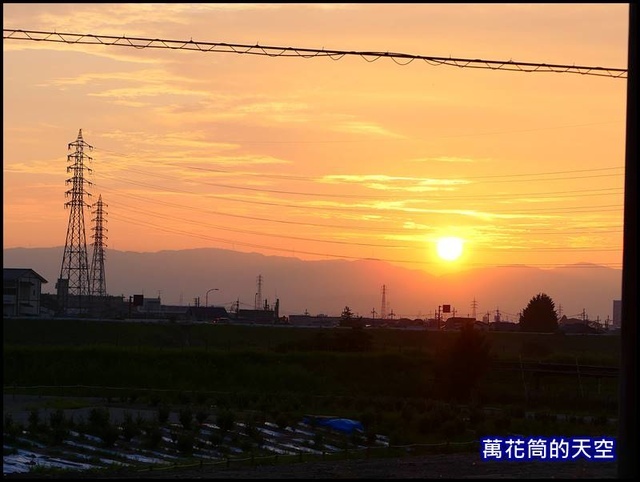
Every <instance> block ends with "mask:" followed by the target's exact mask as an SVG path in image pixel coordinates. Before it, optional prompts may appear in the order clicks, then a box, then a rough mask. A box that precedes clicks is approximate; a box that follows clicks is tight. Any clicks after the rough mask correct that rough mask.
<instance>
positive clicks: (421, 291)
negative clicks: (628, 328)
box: [3, 247, 622, 321]
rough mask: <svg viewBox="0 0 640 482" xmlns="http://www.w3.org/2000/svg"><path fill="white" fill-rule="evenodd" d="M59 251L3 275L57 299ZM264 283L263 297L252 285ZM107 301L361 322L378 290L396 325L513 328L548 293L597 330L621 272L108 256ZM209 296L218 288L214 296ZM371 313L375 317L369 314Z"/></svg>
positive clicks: (33, 251)
mask: <svg viewBox="0 0 640 482" xmlns="http://www.w3.org/2000/svg"><path fill="white" fill-rule="evenodd" d="M63 251H64V248H63V247H55V248H9V249H4V250H3V267H4V268H31V269H33V270H34V271H36V272H37V273H38V274H40V275H41V276H43V277H44V278H45V279H46V280H47V281H48V283H47V284H45V285H43V292H45V293H55V284H56V279H57V278H58V276H59V275H60V267H61V264H62V253H63ZM259 276H260V277H261V283H260V295H261V296H260V297H258V296H257V293H258V277H259ZM105 278H106V285H107V292H108V293H109V294H111V295H124V296H125V297H127V298H128V297H129V296H131V295H134V294H144V296H145V297H148V298H157V297H158V296H160V298H161V300H162V303H163V304H166V305H178V304H182V305H194V304H195V302H194V298H196V297H199V298H200V304H201V305H204V304H205V298H207V296H206V293H207V291H209V295H208V303H209V305H216V306H221V305H222V306H225V307H226V308H227V309H230V307H231V305H232V304H233V303H234V302H236V301H239V302H240V308H253V307H254V304H255V302H256V299H257V298H261V299H262V301H263V304H264V301H267V302H268V303H269V305H270V306H273V305H274V304H275V301H276V299H279V300H280V313H281V315H290V314H302V313H304V312H305V311H306V312H308V313H309V314H312V315H317V314H321V313H322V314H326V315H330V316H339V315H340V313H341V312H342V310H343V309H344V307H345V306H349V308H350V309H351V311H352V312H354V313H356V314H358V315H360V316H365V317H371V316H375V317H376V318H379V317H380V314H381V311H382V308H383V307H382V297H383V285H384V286H385V289H384V293H385V296H384V297H385V300H386V312H387V314H388V313H390V312H393V313H394V316H395V318H399V317H407V318H426V317H431V316H433V315H434V313H435V312H437V311H438V306H442V305H445V304H448V305H451V307H452V309H454V310H455V312H456V314H457V315H459V316H471V315H472V314H473V305H474V300H475V306H476V316H477V318H478V319H481V318H482V316H483V315H484V314H485V313H487V312H489V313H490V314H491V317H492V318H493V316H494V315H495V314H496V311H497V310H499V312H500V313H501V316H502V319H503V320H505V319H506V320H510V321H517V316H518V312H520V311H521V310H523V309H524V308H525V307H526V306H527V304H528V302H529V300H531V298H532V297H534V296H535V295H536V294H538V293H546V294H547V295H549V296H550V297H551V298H552V299H553V301H554V302H555V305H556V309H557V310H561V311H562V314H565V315H567V316H568V317H572V316H573V317H579V316H581V313H582V312H583V310H584V312H585V313H586V315H587V316H588V317H589V318H590V319H592V320H595V319H597V318H600V320H601V321H604V320H605V319H606V318H607V317H608V318H610V319H611V318H612V317H613V312H612V311H613V300H619V299H620V297H621V286H622V270H619V269H612V268H607V267H602V266H597V265H589V264H577V265H570V266H566V267H562V268H555V269H551V270H542V269H539V268H534V267H527V266H513V267H493V268H478V269H472V270H468V271H461V272H457V273H455V274H448V275H443V276H433V275H431V274H428V273H425V272H423V271H421V270H417V269H407V268H402V267H398V266H394V265H391V264H388V263H386V262H383V261H375V260H358V261H346V260H327V261H303V260H300V259H297V258H293V257H281V256H265V255H261V254H257V253H243V252H238V251H231V250H224V249H215V248H203V249H189V250H178V251H159V252H152V253H142V252H130V251H115V250H108V251H107V253H106V260H105ZM214 288H217V290H215V289H214ZM373 310H375V314H373V313H372V311H373Z"/></svg>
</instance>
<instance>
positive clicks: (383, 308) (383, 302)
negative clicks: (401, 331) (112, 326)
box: [380, 285, 387, 320]
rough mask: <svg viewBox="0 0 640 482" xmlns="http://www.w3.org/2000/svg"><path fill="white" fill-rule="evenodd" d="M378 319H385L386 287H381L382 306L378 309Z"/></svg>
mask: <svg viewBox="0 0 640 482" xmlns="http://www.w3.org/2000/svg"><path fill="white" fill-rule="evenodd" d="M380 319H382V320H386V319H387V285H382V306H381V307H380Z"/></svg>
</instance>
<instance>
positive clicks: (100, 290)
mask: <svg viewBox="0 0 640 482" xmlns="http://www.w3.org/2000/svg"><path fill="white" fill-rule="evenodd" d="M104 206H106V205H105V204H104V203H103V202H102V194H101V195H100V196H98V202H96V203H94V204H93V206H92V207H95V211H93V214H94V215H95V218H93V219H92V221H93V222H94V223H95V224H94V226H93V228H91V229H93V258H92V260H91V273H90V280H91V294H92V295H93V296H107V281H106V279H105V276H104V248H106V247H107V245H106V244H105V242H104V239H105V238H106V237H107V236H106V235H105V234H104V232H105V231H107V228H105V227H104V225H103V224H104V222H105V221H106V219H105V218H104V215H105V214H106V213H105V211H104V209H103V208H104Z"/></svg>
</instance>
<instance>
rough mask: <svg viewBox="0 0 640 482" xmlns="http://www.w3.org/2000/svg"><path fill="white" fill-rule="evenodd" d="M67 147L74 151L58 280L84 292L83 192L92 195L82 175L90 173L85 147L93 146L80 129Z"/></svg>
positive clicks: (70, 159)
mask: <svg viewBox="0 0 640 482" xmlns="http://www.w3.org/2000/svg"><path fill="white" fill-rule="evenodd" d="M67 148H68V150H71V149H72V148H73V149H74V152H72V153H71V154H69V155H67V162H68V163H69V164H68V165H67V172H71V173H73V177H71V178H70V179H67V180H66V181H65V183H66V184H67V185H69V184H70V185H71V189H69V190H68V191H66V192H65V197H67V198H68V197H70V198H71V200H70V201H67V202H66V203H65V204H64V206H65V207H68V208H70V209H71V210H70V211H69V224H68V226H67V239H66V242H65V245H64V254H63V256H62V268H61V269H60V280H66V283H67V289H66V293H65V295H66V294H68V295H76V296H86V295H90V294H91V285H90V283H89V264H88V261H87V238H86V235H85V231H84V207H85V206H87V207H89V205H88V204H87V203H85V201H84V199H85V196H91V194H90V193H88V192H87V191H86V190H85V184H88V185H91V182H90V181H88V180H86V179H85V178H84V172H85V170H86V171H87V172H88V173H91V169H89V167H87V166H86V165H85V159H87V160H89V161H91V160H92V158H91V157H89V156H87V155H86V154H85V152H84V151H85V149H88V150H91V149H93V146H90V145H89V144H87V143H86V142H85V141H84V139H83V138H82V129H80V130H79V131H78V138H77V139H76V140H75V142H71V143H69V145H68V146H67Z"/></svg>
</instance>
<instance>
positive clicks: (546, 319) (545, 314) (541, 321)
mask: <svg viewBox="0 0 640 482" xmlns="http://www.w3.org/2000/svg"><path fill="white" fill-rule="evenodd" d="M557 329H558V314H557V313H556V306H555V303H554V302H553V300H552V299H551V297H550V296H548V295H546V294H545V293H538V294H537V295H536V296H534V297H533V298H531V300H530V301H529V304H528V305H527V307H526V308H525V309H524V310H523V311H522V315H520V331H529V332H536V333H553V332H555V331H556V330H557Z"/></svg>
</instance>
